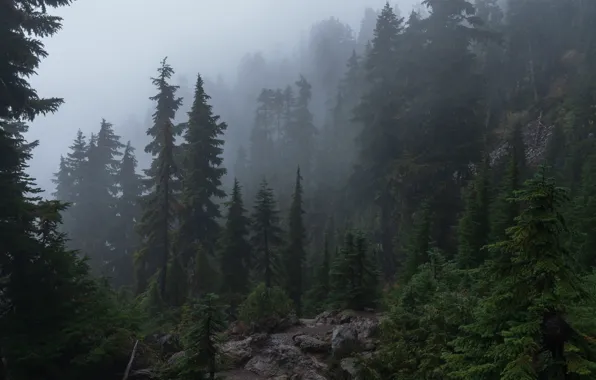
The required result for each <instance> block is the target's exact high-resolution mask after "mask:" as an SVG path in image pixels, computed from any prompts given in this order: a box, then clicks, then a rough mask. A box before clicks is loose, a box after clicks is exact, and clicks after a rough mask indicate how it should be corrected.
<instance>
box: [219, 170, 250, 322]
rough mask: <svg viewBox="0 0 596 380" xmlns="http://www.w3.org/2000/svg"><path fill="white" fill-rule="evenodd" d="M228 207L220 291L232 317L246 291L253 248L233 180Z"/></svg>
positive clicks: (221, 242)
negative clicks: (228, 305)
mask: <svg viewBox="0 0 596 380" xmlns="http://www.w3.org/2000/svg"><path fill="white" fill-rule="evenodd" d="M227 207H228V212H227V216H226V223H225V226H224V229H223V232H222V235H221V237H220V240H219V264H220V272H221V275H222V281H221V289H220V290H221V293H222V294H223V296H224V297H225V299H226V300H227V301H228V302H229V303H230V307H231V308H232V313H235V310H236V308H237V306H238V299H239V298H240V297H241V296H242V295H243V294H244V293H245V292H246V291H247V290H248V279H249V271H250V268H251V266H252V254H251V250H252V247H251V246H250V244H249V242H248V233H249V227H250V220H249V219H248V218H247V216H246V210H245V209H244V202H243V201H242V192H241V187H240V183H239V182H238V180H234V187H233V189H232V194H231V197H230V201H229V202H228V204H227Z"/></svg>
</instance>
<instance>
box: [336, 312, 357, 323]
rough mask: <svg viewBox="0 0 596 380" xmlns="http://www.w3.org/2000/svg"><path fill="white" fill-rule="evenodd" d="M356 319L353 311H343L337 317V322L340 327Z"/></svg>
mask: <svg viewBox="0 0 596 380" xmlns="http://www.w3.org/2000/svg"><path fill="white" fill-rule="evenodd" d="M356 318H357V315H356V312H355V311H354V310H344V311H342V312H341V313H340V314H339V316H338V322H339V324H340V325H343V324H346V323H350V322H352V321H353V320H354V319H356Z"/></svg>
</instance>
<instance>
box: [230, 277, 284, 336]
mask: <svg viewBox="0 0 596 380" xmlns="http://www.w3.org/2000/svg"><path fill="white" fill-rule="evenodd" d="M293 312H294V306H293V302H292V300H291V299H290V298H289V297H288V295H287V294H286V292H284V291H283V289H282V288H280V287H277V286H273V287H268V286H266V285H265V284H264V283H260V284H259V285H257V286H256V287H255V288H254V290H253V291H252V292H251V293H250V294H249V295H248V297H247V298H246V300H245V301H244V302H242V304H241V305H240V308H239V313H238V314H239V319H240V320H241V321H243V322H245V323H247V324H249V325H251V326H253V328H255V329H260V328H261V327H265V326H269V325H270V323H271V321H273V322H274V323H276V322H278V321H280V320H282V319H284V318H287V317H288V316H290V315H291V314H292V313H293Z"/></svg>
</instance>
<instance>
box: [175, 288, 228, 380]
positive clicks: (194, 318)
mask: <svg viewBox="0 0 596 380" xmlns="http://www.w3.org/2000/svg"><path fill="white" fill-rule="evenodd" d="M218 301H219V299H218V297H217V296H216V295H214V294H206V295H205V296H203V297H202V298H200V299H198V300H197V301H193V302H191V303H189V304H188V305H186V306H185V307H184V311H183V317H182V326H181V327H182V331H183V336H182V343H183V347H184V351H185V355H184V358H183V361H182V363H180V364H178V368H179V371H180V372H179V373H178V375H179V376H178V377H176V378H178V379H188V380H191V379H192V380H194V379H197V378H199V379H200V378H202V377H201V376H200V374H201V373H206V374H208V377H206V378H208V379H210V380H213V379H215V372H216V371H217V359H218V356H219V349H218V343H219V334H220V333H221V332H222V331H223V330H224V329H225V324H224V322H225V319H224V315H223V313H222V311H221V308H220V306H219V305H218ZM197 371H198V373H197ZM197 375H199V377H197Z"/></svg>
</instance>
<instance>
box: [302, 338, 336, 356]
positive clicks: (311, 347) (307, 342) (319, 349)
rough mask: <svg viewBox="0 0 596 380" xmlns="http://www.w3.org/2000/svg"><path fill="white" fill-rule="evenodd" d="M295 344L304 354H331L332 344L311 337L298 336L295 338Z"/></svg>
mask: <svg viewBox="0 0 596 380" xmlns="http://www.w3.org/2000/svg"><path fill="white" fill-rule="evenodd" d="M293 340H294V344H295V345H296V346H298V347H299V348H300V349H301V350H302V351H303V352H308V353H326V352H329V349H330V348H331V344H330V343H329V342H325V341H322V340H320V339H317V338H315V337H312V336H310V335H297V336H295V337H294V338H293Z"/></svg>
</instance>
